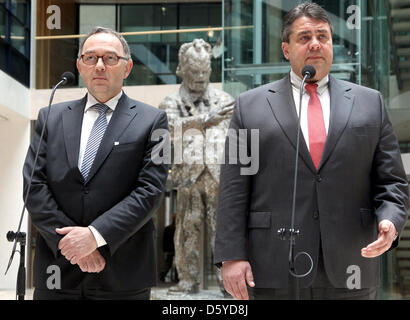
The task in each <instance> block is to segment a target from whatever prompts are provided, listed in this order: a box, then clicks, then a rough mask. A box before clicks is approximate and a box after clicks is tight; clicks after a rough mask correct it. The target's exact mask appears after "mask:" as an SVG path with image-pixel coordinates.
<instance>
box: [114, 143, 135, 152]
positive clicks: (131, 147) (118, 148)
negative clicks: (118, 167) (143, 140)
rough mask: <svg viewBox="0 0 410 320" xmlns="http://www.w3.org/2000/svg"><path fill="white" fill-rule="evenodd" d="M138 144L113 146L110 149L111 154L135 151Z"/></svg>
mask: <svg viewBox="0 0 410 320" xmlns="http://www.w3.org/2000/svg"><path fill="white" fill-rule="evenodd" d="M138 144H139V142H131V143H123V144H121V143H120V144H118V145H115V146H114V147H113V148H112V151H113V152H122V151H129V150H135V149H137V148H138Z"/></svg>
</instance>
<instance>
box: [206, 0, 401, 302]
mask: <svg viewBox="0 0 410 320" xmlns="http://www.w3.org/2000/svg"><path fill="white" fill-rule="evenodd" d="M282 50H283V53H284V56H285V57H286V58H287V59H288V60H289V62H290V65H291V72H290V73H289V74H288V75H287V76H286V77H285V78H283V79H282V80H279V81H276V82H274V83H271V84H267V85H264V86H261V87H259V88H256V89H253V90H250V91H247V92H245V93H242V94H241V95H240V96H239V97H238V99H237V102H236V108H235V110H234V113H233V116H232V121H231V124H230V135H228V136H229V137H230V139H227V142H226V148H225V164H223V165H222V168H221V178H220V179H221V182H220V183H221V185H220V189H219V190H220V192H219V207H218V213H217V233H216V240H215V258H214V260H215V263H216V264H217V265H222V274H223V279H224V285H225V288H226V290H227V291H228V292H229V293H231V295H233V296H234V297H235V298H236V299H248V298H249V296H250V298H252V299H282V298H284V299H290V298H292V296H291V295H290V293H291V291H292V290H290V289H291V288H293V287H292V285H289V280H288V275H289V272H288V268H289V264H288V250H289V242H288V241H282V240H281V239H280V238H279V237H278V234H277V231H278V230H279V229H280V228H283V227H284V228H289V227H290V225H291V208H292V196H293V181H294V167H295V155H296V154H295V152H296V136H297V128H298V113H299V109H298V108H296V106H298V103H299V102H298V101H299V86H300V85H301V82H302V80H301V79H302V74H301V70H302V68H303V67H304V66H305V65H312V66H314V67H315V69H316V75H315V77H314V78H313V79H310V80H309V83H308V84H307V85H306V87H305V90H306V92H304V95H303V101H302V111H301V135H300V149H299V160H300V161H299V168H298V181H297V197H296V213H295V223H294V225H295V229H297V230H300V235H299V236H297V237H296V245H295V250H294V252H295V253H298V252H306V253H307V254H308V255H309V256H310V257H311V258H312V262H313V269H312V271H311V272H310V273H309V274H308V275H306V276H304V277H302V278H301V279H300V281H299V285H300V291H299V293H300V296H299V297H300V298H301V299H374V298H375V297H376V292H377V290H376V288H377V285H378V280H379V259H377V258H375V257H377V256H380V255H381V254H382V253H384V252H385V251H387V250H388V249H389V248H392V247H394V246H396V245H397V242H398V238H399V236H400V232H401V230H402V228H403V226H404V224H405V221H406V217H407V206H408V204H407V202H408V184H407V179H406V175H405V172H404V169H403V165H402V161H401V156H400V151H399V146H398V143H397V139H396V136H395V134H394V132H393V128H392V125H391V123H390V121H389V119H388V117H387V113H386V110H385V108H384V105H383V98H382V96H381V94H380V93H379V92H377V91H375V90H372V89H368V88H365V87H362V86H358V85H356V84H352V83H349V82H346V81H341V80H337V79H335V78H333V77H332V76H331V75H329V71H330V68H331V64H332V59H333V47H332V24H331V21H330V20H329V18H328V16H327V14H326V12H325V11H324V10H323V9H322V8H321V7H320V6H318V5H317V4H314V3H304V4H301V5H299V6H297V7H295V8H294V9H293V10H291V11H290V12H289V13H288V14H287V15H286V16H285V18H284V21H283V29H282ZM305 90H304V91H305ZM295 103H296V105H295ZM241 129H242V130H246V133H247V137H246V139H245V141H242V142H240V143H239V146H240V147H241V146H243V145H246V144H247V143H248V142H249V141H251V137H250V136H251V129H258V130H259V150H260V151H259V153H258V154H257V155H254V156H253V157H252V162H258V163H259V170H258V172H257V173H256V174H253V175H246V174H243V173H244V171H242V172H241V170H242V169H246V166H244V165H242V164H241V162H240V161H239V160H238V159H237V158H235V156H232V154H230V152H232V151H231V150H233V148H232V146H231V145H230V143H231V141H235V139H234V138H235V135H236V136H237V135H238V131H239V130H241ZM230 147H231V148H230ZM247 148H248V153H249V149H250V147H249V144H248V146H247ZM295 266H296V271H297V274H299V275H302V274H304V273H307V272H308V270H309V267H310V266H311V264H310V262H309V258H308V256H306V255H302V256H299V257H298V259H296V261H295ZM291 279H292V278H291Z"/></svg>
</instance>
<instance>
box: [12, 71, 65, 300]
mask: <svg viewBox="0 0 410 320" xmlns="http://www.w3.org/2000/svg"><path fill="white" fill-rule="evenodd" d="M69 80H70V79H68V78H67V77H64V74H63V78H62V80H61V81H60V82H59V83H57V84H56V85H55V86H54V88H53V91H52V92H51V96H50V101H49V104H48V110H47V115H46V120H45V121H44V124H43V128H42V130H41V135H40V141H39V143H38V146H37V150H36V156H35V158H34V163H33V169H32V171H31V175H30V180H29V183H28V186H27V191H26V194H25V196H24V204H23V210H22V211H21V215H20V222H19V225H18V228H17V232H13V231H9V232H7V241H9V242H13V241H14V245H13V250H12V252H11V256H10V259H9V263H8V265H7V270H6V273H5V275H6V274H7V272H8V271H9V269H10V266H11V263H12V262H13V258H14V254H15V253H16V252H17V250H16V247H17V243H19V244H20V250H18V251H19V252H20V265H19V269H18V273H17V285H16V300H24V296H25V294H26V267H25V262H26V255H25V253H26V233H25V232H21V231H20V229H21V224H22V222H23V217H24V211H25V209H26V205H27V199H28V195H29V193H30V189H31V183H32V181H33V176H34V171H35V169H36V166H37V160H38V155H39V153H40V147H41V142H42V141H43V137H44V132H45V129H46V125H47V121H48V116H49V114H50V110H51V103H52V102H53V99H54V93H55V91H56V89H57V88H58V87H59V86H60V85H64V84H66V83H67V82H68V81H69Z"/></svg>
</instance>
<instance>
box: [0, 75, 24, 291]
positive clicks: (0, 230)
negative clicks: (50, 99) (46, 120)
mask: <svg viewBox="0 0 410 320" xmlns="http://www.w3.org/2000/svg"><path fill="white" fill-rule="evenodd" d="M0 83H1V82H0ZM26 90H27V89H26ZM14 93H15V94H16V96H17V95H18V93H19V91H14ZM20 93H21V92H20ZM17 99H18V98H16V100H17ZM27 100H28V99H27ZM0 114H1V115H2V116H5V117H7V120H0V150H1V151H0V289H13V290H15V285H16V279H17V269H18V264H19V253H16V254H15V257H14V260H13V264H12V267H11V268H10V269H9V271H8V273H7V275H4V273H5V272H6V268H7V264H8V261H9V257H10V254H11V250H12V245H13V244H12V243H11V242H8V241H7V240H6V234H7V232H8V231H17V227H18V223H19V219H20V213H21V210H22V208H23V200H22V199H23V196H22V190H23V177H22V168H23V162H24V158H25V155H26V152H27V148H28V144H29V137H30V122H29V120H28V119H27V118H26V117H23V116H21V115H20V114H19V113H17V112H14V111H12V110H10V109H8V108H5V107H3V106H0ZM21 231H24V232H27V212H26V214H25V219H24V220H23V223H22V229H21Z"/></svg>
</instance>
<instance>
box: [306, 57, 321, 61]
mask: <svg viewBox="0 0 410 320" xmlns="http://www.w3.org/2000/svg"><path fill="white" fill-rule="evenodd" d="M319 59H323V57H320V56H312V57H308V58H307V59H306V60H319Z"/></svg>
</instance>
